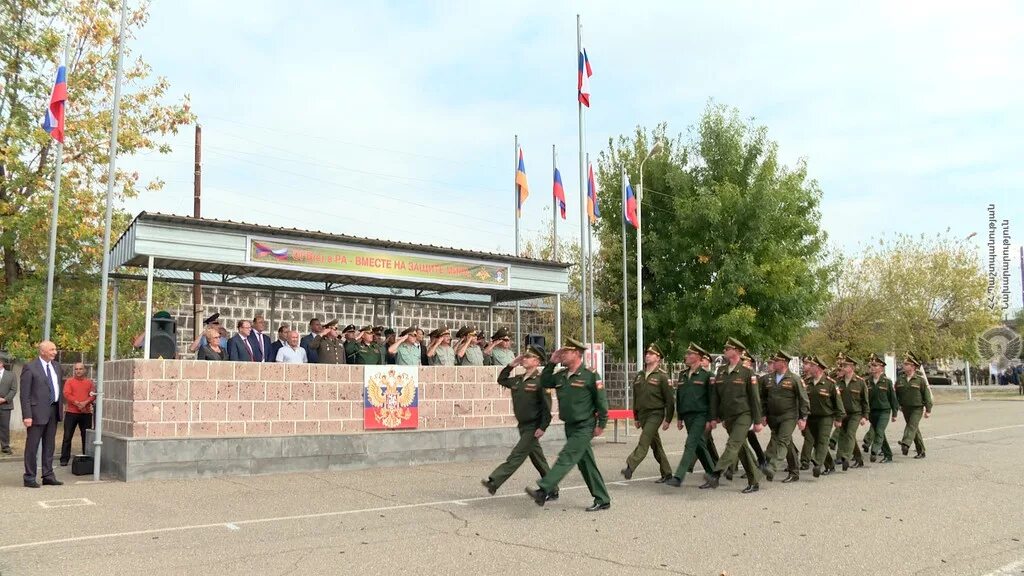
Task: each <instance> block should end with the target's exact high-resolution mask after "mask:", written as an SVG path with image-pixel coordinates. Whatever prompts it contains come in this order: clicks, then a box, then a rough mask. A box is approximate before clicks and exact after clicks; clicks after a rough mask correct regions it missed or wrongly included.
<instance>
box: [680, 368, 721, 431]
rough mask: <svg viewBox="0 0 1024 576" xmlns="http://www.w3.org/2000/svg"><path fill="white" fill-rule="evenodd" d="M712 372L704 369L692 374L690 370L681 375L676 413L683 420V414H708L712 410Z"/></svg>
mask: <svg viewBox="0 0 1024 576" xmlns="http://www.w3.org/2000/svg"><path fill="white" fill-rule="evenodd" d="M712 387H713V385H712V378H711V372H709V371H708V370H705V369H704V368H702V367H698V368H697V371H696V372H694V373H693V374H690V370H689V369H687V370H683V371H682V372H680V373H679V385H678V386H676V413H677V414H679V419H680V420H682V418H683V414H705V415H706V414H707V413H708V412H709V411H710V409H711V388H712Z"/></svg>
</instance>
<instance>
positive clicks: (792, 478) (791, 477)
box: [782, 472, 800, 484]
mask: <svg viewBox="0 0 1024 576" xmlns="http://www.w3.org/2000/svg"><path fill="white" fill-rule="evenodd" d="M799 479H800V475H799V474H797V473H796V472H790V473H789V475H788V476H786V479H785V480H783V481H782V483H783V484H789V483H790V482H796V481H797V480H799Z"/></svg>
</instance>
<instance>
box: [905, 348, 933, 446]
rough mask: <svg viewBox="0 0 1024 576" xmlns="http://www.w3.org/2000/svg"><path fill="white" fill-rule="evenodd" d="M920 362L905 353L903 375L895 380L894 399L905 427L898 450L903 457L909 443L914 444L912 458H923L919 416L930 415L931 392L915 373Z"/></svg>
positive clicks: (925, 381)
mask: <svg viewBox="0 0 1024 576" xmlns="http://www.w3.org/2000/svg"><path fill="white" fill-rule="evenodd" d="M920 367H921V361H920V360H918V359H917V356H914V354H913V353H911V352H907V353H906V355H904V357H903V374H900V375H899V377H897V378H896V398H897V399H898V400H899V404H900V408H901V409H902V410H903V418H904V420H906V424H907V427H906V428H904V429H903V439H902V440H900V448H901V449H902V450H903V455H904V456H906V455H907V454H909V453H910V443H911V442H913V443H914V451H915V452H916V455H915V456H914V458H924V438H922V437H921V428H920V426H921V415H922V414H923V415H924V417H925V418H928V417H930V416H931V415H932V391H931V388H929V387H928V381H927V380H925V378H924V376H922V375H920V374H918V373H917V370H918V368H920Z"/></svg>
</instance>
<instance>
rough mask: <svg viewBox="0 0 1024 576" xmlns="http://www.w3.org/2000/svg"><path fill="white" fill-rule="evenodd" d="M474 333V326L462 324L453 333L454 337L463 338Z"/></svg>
mask: <svg viewBox="0 0 1024 576" xmlns="http://www.w3.org/2000/svg"><path fill="white" fill-rule="evenodd" d="M474 334H476V328H474V327H472V326H463V327H462V328H459V331H458V332H456V333H455V337H456V338H465V337H467V336H472V335H474Z"/></svg>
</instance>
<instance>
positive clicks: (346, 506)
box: [0, 399, 1024, 576]
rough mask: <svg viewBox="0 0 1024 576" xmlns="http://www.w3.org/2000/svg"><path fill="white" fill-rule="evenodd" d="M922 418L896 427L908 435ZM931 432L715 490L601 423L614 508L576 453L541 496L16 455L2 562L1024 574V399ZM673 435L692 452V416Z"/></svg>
mask: <svg viewBox="0 0 1024 576" xmlns="http://www.w3.org/2000/svg"><path fill="white" fill-rule="evenodd" d="M902 429H903V425H902V421H901V422H898V423H897V424H895V425H892V426H891V427H890V429H889V437H890V441H891V442H893V446H894V447H895V446H896V445H895V440H896V439H897V438H898V437H897V434H898V433H900V432H902ZM864 431H865V429H864V428H862V429H861V432H860V433H861V435H863V432H864ZM923 433H924V435H925V438H926V442H927V445H928V453H927V454H928V456H927V458H926V459H924V460H913V459H912V458H910V457H903V456H899V455H897V456H896V462H895V463H893V464H885V465H880V464H868V467H867V468H864V469H860V470H850V471H849V472H846V473H843V472H837V473H836V474H834V475H832V476H830V477H822V478H819V479H814V478H812V477H811V475H810V473H809V472H808V473H804V474H803V475H802V476H801V480H800V481H799V482H797V483H795V484H790V485H782V484H780V483H778V482H775V483H768V482H763V483H762V489H761V491H760V492H759V493H756V494H752V495H743V494H740V489H742V487H743V486H744V485H745V481H743V480H740V479H739V478H737V479H736V480H734V481H733V482H726V481H723V483H722V487H721V488H719V489H718V490H716V491H705V490H698V489H697V485H698V483H699V482H700V476H701V474H699V473H698V474H695V475H692V476H690V477H688V478H687V479H686V481H685V484H684V486H683V487H682V488H679V489H676V488H669V487H666V486H663V485H657V484H654V483H653V482H652V480H653V479H654V477H655V475H656V474H657V468H656V465H655V463H654V461H653V458H651V457H648V458H647V459H646V460H645V461H644V462H643V464H641V466H640V469H639V470H638V471H637V475H636V476H634V478H633V480H632V481H628V482H627V481H623V479H622V477H621V476H620V475H619V473H618V471H619V469H620V468H622V464H623V461H624V459H625V457H626V455H627V454H628V452H629V451H630V450H631V449H632V445H631V444H609V443H605V442H604V441H595V452H596V455H597V459H598V463H599V465H600V468H601V471H602V473H603V474H604V476H605V479H606V481H608V482H610V485H609V490H610V492H611V496H612V508H611V510H608V511H604V512H596V513H587V512H584V511H583V508H584V507H585V506H588V505H589V504H590V503H591V499H590V497H589V495H588V494H587V491H586V489H585V488H584V487H582V486H581V484H582V482H581V479H580V477H579V475H578V473H576V472H574V473H573V474H571V475H570V476H568V477H567V478H566V480H565V482H564V484H563V486H562V491H561V494H562V496H561V500H560V501H558V502H552V503H548V505H547V506H546V507H545V508H543V509H541V508H539V507H537V506H536V505H535V504H534V503H533V502H532V501H530V500H529V499H528V498H527V496H526V495H525V494H523V488H524V487H525V486H527V485H532V484H533V482H534V481H535V480H536V478H535V472H534V471H533V469H532V468H531V467H530V466H529V464H527V465H526V466H524V467H523V468H521V469H520V471H519V472H518V473H517V474H516V475H515V476H513V477H512V479H511V480H509V482H508V483H507V484H506V485H505V486H503V487H502V489H501V490H500V491H499V492H498V495H497V496H494V497H490V496H487V494H486V492H485V490H484V489H483V488H482V487H481V486H480V484H479V480H480V479H481V478H483V477H485V476H486V475H487V474H488V473H489V472H490V470H491V469H492V468H493V467H494V466H495V465H496V464H497V463H498V461H499V460H500V459H503V457H504V456H505V455H504V454H495V457H494V458H493V459H491V460H489V461H480V462H472V463H460V464H449V465H431V466H417V467H412V468H389V469H376V470H364V471H350V472H336V473H316V474H292V475H276V476H260V477H241V478H216V479H205V480H190V481H161V482H158V481H151V482H138V483H128V484H125V483H119V482H105V483H99V484H93V483H88V482H86V483H76V477H73V476H71V475H70V473H68V469H66V468H62V469H59V472H58V474H60V478H61V479H62V480H64V481H65V482H66V485H65V486H60V487H43V488H41V489H38V490H33V489H26V488H22V487H21V465H20V463H19V462H11V461H9V462H5V463H3V464H0V509H2V510H3V511H4V522H3V524H2V528H0V574H2V575H3V576H7V575H13V574H33V573H40V572H41V571H44V570H45V572H46V573H48V574H76V575H84V574H148V575H156V574H209V573H213V574H218V575H226V574H263V575H283V574H403V575H404V574H430V575H432V576H439V575H444V574H630V575H637V574H657V573H668V574H696V575H716V576H717V575H720V574H722V573H725V574H728V575H730V576H733V575H735V576H740V575H746V574H763V575H786V574H806V575H818V574H837V575H838V574H851V575H852V574H857V575H859V576H864V575H871V574H884V575H887V576H891V575H896V574H921V575H928V576H938V575H945V574H949V575H979V576H981V575H989V574H992V575H995V574H998V575H1001V576H1002V575H1010V574H1014V575H1020V574H1024V402H1019V401H1013V400H1010V399H1006V400H981V401H975V402H971V403H966V402H960V403H943V404H939V405H937V406H936V408H935V413H934V415H933V417H932V418H931V419H929V420H926V421H924V425H923ZM667 434H668V437H669V445H670V447H671V449H673V450H674V453H672V454H671V456H672V458H673V459H676V458H678V457H679V450H681V448H682V436H683V433H682V432H677V431H676V430H675V429H672V430H671V431H670V432H669V433H667ZM635 438H636V437H635V435H633V436H631V437H630V438H629V439H628V440H629V441H632V440H635ZM766 438H767V436H766V435H765V434H762V439H763V440H762V443H764V441H765V440H764V439H766ZM716 439H717V441H718V444H719V446H722V445H724V433H722V432H721V431H720V430H719V431H716ZM798 441H799V438H798ZM554 456H555V454H548V459H549V460H553V459H554Z"/></svg>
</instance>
